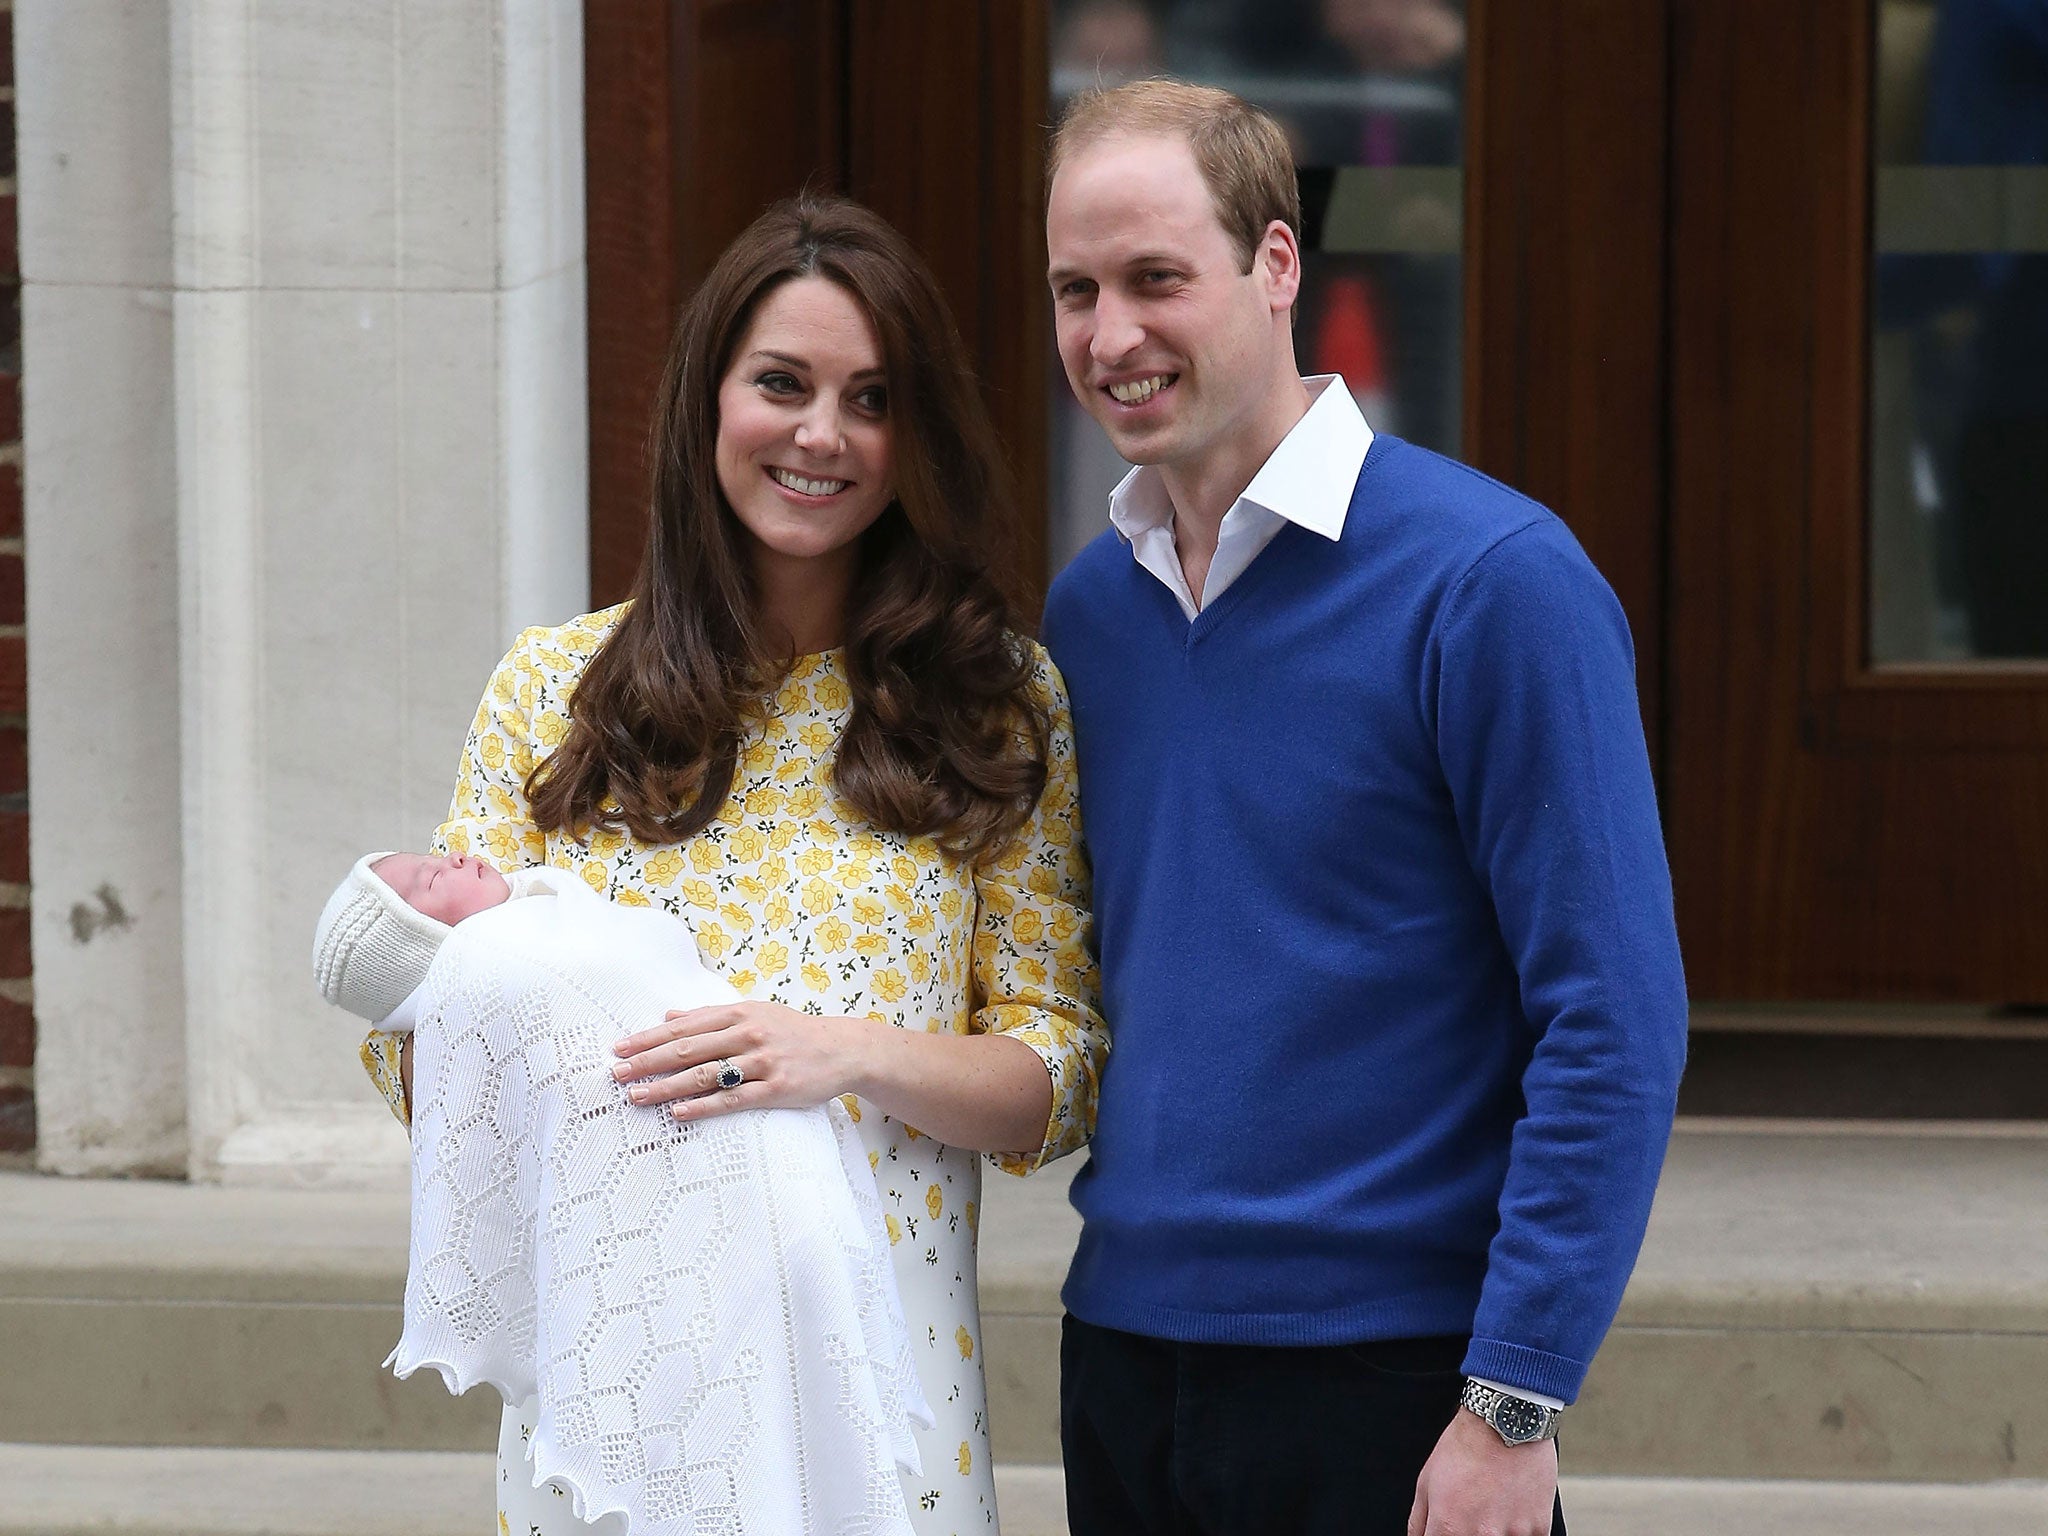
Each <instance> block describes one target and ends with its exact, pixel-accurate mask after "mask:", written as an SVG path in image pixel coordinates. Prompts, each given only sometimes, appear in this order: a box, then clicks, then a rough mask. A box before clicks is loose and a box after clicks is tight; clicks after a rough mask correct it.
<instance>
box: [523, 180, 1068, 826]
mask: <svg viewBox="0 0 2048 1536" xmlns="http://www.w3.org/2000/svg"><path fill="white" fill-rule="evenodd" d="M812 276H816V277H823V278H826V279H828V280H830V281H832V282H834V283H837V284H838V285H839V286H840V287H842V288H844V289H845V290H846V291H847V292H848V293H849V294H851V295H852V296H853V298H854V300H855V302H856V303H858V304H859V305H860V307H861V309H862V310H863V311H864V312H865V313H866V315H867V317H868V320H869V321H870V323H871V324H873V326H874V328H875V335H876V337H877V338H878V339H879V341H880V343H881V349H882V363H883V368H884V370H885V373H886V377H887V389H888V401H889V404H888V410H889V419H890V422H891V426H892V430H893V434H894V437H893V457H894V462H895V481H896V498H895V500H894V501H893V502H891V503H890V505H889V506H888V507H887V508H886V509H885V510H884V511H883V513H882V515H881V516H880V517H879V518H877V519H876V520H875V522H874V524H873V525H872V526H871V527H870V528H869V529H868V531H867V532H866V533H865V534H863V535H862V536H861V547H860V564H859V574H858V575H857V577H856V579H855V583H854V588H853V591H852V592H851V594H850V595H849V596H848V599H847V608H846V640H845V645H846V670H847V679H848V682H849V684H850V685H851V689H852V693H853V711H852V716H851V718H850V719H849V721H848V723H847V726H846V730H845V732H844V734H843V735H842V737H841V739H840V742H839V746H838V753H837V758H836V762H835V764H834V767H833V771H832V787H833V789H834V790H835V791H836V793H837V794H838V795H839V796H840V797H841V798H842V799H843V800H845V801H846V803H847V804H848V805H849V806H851V807H852V809H853V810H854V811H855V812H857V813H858V814H859V815H860V816H861V817H862V818H863V819H865V820H866V821H868V822H869V823H870V824H872V825H873V826H875V827H878V828H881V829H883V830H886V831H892V832H901V833H907V834H911V835H918V834H923V835H929V836H931V837H934V838H936V839H937V840H938V841H939V843H940V845H941V846H942V847H944V848H946V849H947V850H948V851H949V852H952V853H955V854H958V855H961V856H963V857H966V858H969V859H975V860H980V859H985V858H987V857H988V856H989V855H991V854H992V853H994V852H995V851H996V850H997V849H999V848H1000V847H1001V845H1002V844H1003V843H1004V842H1005V841H1006V840H1007V839H1008V838H1009V837H1010V836H1011V835H1012V834H1013V833H1015V832H1016V831H1017V830H1018V829H1019V828H1020V827H1021V826H1022V825H1023V824H1024V822H1025V821H1026V820H1027V819H1028V818H1029V817H1030V815H1031V811H1032V809H1033V807H1034V806H1036V805H1037V803H1038V797H1039V795H1040V793H1041V792H1042V791H1043V789H1044V787H1045V773H1046V768H1045V764H1046V753H1047V747H1048V738H1049V734H1050V725H1049V722H1048V720H1047V718H1046V710H1045V705H1044V703H1043V702H1042V701H1041V700H1040V699H1039V697H1038V696H1037V693H1036V691H1035V690H1034V689H1033V687H1032V659H1031V656H1030V654H1029V650H1028V648H1027V647H1026V646H1025V645H1023V644H1022V643H1021V642H1020V641H1019V640H1018V639H1017V635H1016V628H1015V624H1014V622H1013V619H1014V613H1015V609H1014V606H1013V603H1012V601H1011V598H1010V596H1009V594H1008V592H1007V591H1006V589H1005V585H1004V582H1003V580H1002V579H1001V578H1000V577H999V576H998V574H997V573H998V572H1000V571H1004V570H1006V569H1008V568H1009V567H1010V565H1011V562H1010V561H1009V560H1008V559H1006V558H1005V556H1007V555H1009V554H1010V553H1011V551H1010V548H1009V544H1010V541H1011V540H1012V539H1013V538H1014V535H1015V519H1014V512H1013V507H1012V502H1011V497H1010V492H1009V486H1008V477H1007V475H1006V474H1005V473H1004V470H1003V467H1002V459H1001V456H1000V453H999V451H998V449H997V446H996V437H995V431H994V429H993V428H992V427H991V426H990V424H989V419H988V414H987V411H986V410H985V409H984V408H983V406H982V403H981V392H980V388H979V386H978V384H977V382H976V380H975V377H974V373H973V370H972V369H971V368H970V367H969V365H968V362H967V353H966V349H965V347H963V346H962V345H961V342H960V336H959V333H958V331H957V330H956V329H955V327H954V325H953V318H952V315H951V314H950V313H949V311H948V310H947V308H946V304H945V301H944V299H943V298H941V297H940V294H939V289H938V284H937V283H936V282H935V281H934V280H933V278H932V275H931V273H930V271H929V270H927V268H926V267H925V265H924V263H923V261H922V260H920V259H919V257H918V256H917V254H916V252H915V251H913V250H912V249H911V247H910V245H909V243H908V242H907V241H905V240H904V238H903V237H902V236H901V235H899V234H898V233H897V232H896V231H895V230H894V229H892V228H891V227H890V226H889V225H888V224H887V223H886V222H884V221H883V220H882V219H881V218H879V217H877V216H876V215H875V214H873V213H871V212H869V211H868V210H867V209H865V208H863V207H861V206H860V205H859V204H858V203H853V202H849V201H847V200H845V199H843V198H835V197H821V196H816V195H810V194H807V195H805V196H803V197H800V198H794V199H790V200H788V201H785V202H781V203H778V204H776V205H775V206H774V207H772V208H770V209H769V210H768V211H767V212H766V213H764V214H763V215H762V216H761V217H760V218H758V219H756V220H755V221H754V223H753V224H752V225H750V226H749V227H748V228H747V230H746V231H745V233H743V234H742V235H740V237H739V238H738V239H737V240H735V241H734V242H733V243H732V244H731V245H730V246H729V247H727V249H726V251H725V254H724V255H723V256H721V257H720V258H719V261H718V264H717V265H716V266H715V267H713V268H712V270H711V273H710V275H709V276H708V277H706V278H705V280H704V283H703V285H702V286H701V287H700V288H698V290H697V292H696V294H695V295H694V296H693V297H692V298H691V299H690V302H689V303H688V304H687V305H686V306H685V307H684V309H683V313H682V317H681V319H680V320H679V322H678V323H677V326H676V333H675V338H674V340H673V341H672V342H671V344H670V347H669V357H668V365H667V368H666V370H665V371H664V373H663V377H662V382H661V391H660V395H659V400H658V406H657V409H656V413H655V420H654V432H653V441H652V458H653V463H654V486H653V509H652V512H653V516H652V523H651V527H650V529H649V533H648V542H647V550H646V554H645V555H644V556H643V557H642V559H641V563H640V572H639V575H638V577H637V578H636V579H635V581H634V583H633V601H632V606H631V607H630V608H629V609H628V611H627V613H626V616H625V617H624V618H623V619H622V620H621V621H620V623H619V626H618V628H617V629H616V630H614V631H613V632H612V634H611V636H610V637H609V638H608V639H607V640H606V642H605V644H604V645H603V646H602V648H600V649H599V651H598V652H597V654H596V655H594V656H592V657H591V659H590V661H589V663H588V664H587V665H586V666H585V668H584V671H583V675H582V677H581V679H580V680H579V681H578V683H577V685H576V690H575V693H574V695H573V697H572V698H571V700H570V708H569V714H570V726H569V733H568V736H567V737H566V738H565V739H564V741H563V742H562V745H561V746H560V748H558V749H557V750H556V751H555V752H554V754H553V755H551V756H550V757H548V758H546V759H545V760H543V761H542V762H541V763H540V764H539V765H538V766H537V767H535V769H534V770H533V772H532V774H531V775H530V776H529V777H528V779H527V784H526V789H527V795H528V798H529V799H530V801H531V802H532V806H533V816H534V820H535V822H536V823H537V824H538V825H539V826H540V827H541V829H542V830H544V831H549V832H556V831H563V832H568V833H570V834H571V835H582V834H583V832H584V831H585V830H586V829H589V828H592V827H597V826H609V827H623V828H624V829H626V830H627V831H629V832H631V833H632V835H633V836H634V837H636V838H639V839H640V840H642V841H643V842H649V843H665V842H679V841H681V840H683V839H685V838H688V837H691V836H693V835H694V834H696V833H697V832H699V831H701V830H702V829H703V828H704V827H705V826H706V825H707V824H709V823H710V821H711V820H712V818H713V817H715V816H716V815H717V814H718V812H719V811H720V809H721V808H722V807H723V806H724V804H725V800H726V797H727V796H728V795H729V794H730V793H731V791H732V785H733V777H734V772H735V769H736V767H737V763H738V756H739V749H740V741H741V738H742V737H743V736H744V735H745V734H746V732H747V731H748V729H749V728H750V727H751V726H753V725H755V724H758V722H759V721H760V720H761V718H762V716H763V713H764V711H765V709H766V707H767V700H768V697H769V696H770V695H771V694H772V693H773V692H774V691H775V689H776V688H777V687H778V686H779V685H780V683H781V681H782V679H783V678H784V677H785V676H786V675H787V673H788V670H789V667H790V664H791V661H792V659H793V658H791V657H789V656H787V655H782V654H776V653H775V652H774V651H773V650H772V649H771V648H770V646H769V644H768V642H767V639H766V637H764V635H763V634H762V630H761V623H760V615H759V610H758V603H757V599H756V592H755V585H754V578H753V571H752V566H751V563H750V561H749V559H748V554H747V542H746V541H747V537H748V536H747V535H746V533H745V532H744V530H743V529H742V527H741V525H740V523H739V520H738V519H737V518H736V517H735V516H734V515H733V511H732V507H731V505H730V504H729V503H728V502H727V500H726V498H725V494H724V492H723V491H722V490H721V489H720V487H719V483H718V475H717V470H716V461H715V450H716V444H717V440H718V388H719V383H720V381H721V380H722V379H723V378H724V376H725V372H726V370H727V368H728V367H729V366H730V365H731V362H732V356H733V353H734V351H735V349H736V348H737V347H738V345H739V343H740V341H741V339H742V338H743V337H744V336H745V334H746V331H747V327H748V325H749V324H750V323H751V321H752V318H753V315H754V313H755V311H756V309H757V308H758V307H759V305H760V303H761V300H762V299H763V297H765V296H766V295H767V294H768V293H769V292H770V291H771V290H773V289H774V288H775V287H777V286H778V285H780V284H782V283H785V282H788V281H789V280H791V279H792V278H797V277H812Z"/></svg>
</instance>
